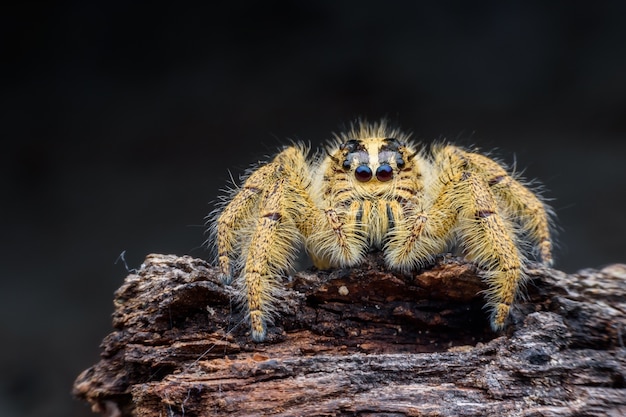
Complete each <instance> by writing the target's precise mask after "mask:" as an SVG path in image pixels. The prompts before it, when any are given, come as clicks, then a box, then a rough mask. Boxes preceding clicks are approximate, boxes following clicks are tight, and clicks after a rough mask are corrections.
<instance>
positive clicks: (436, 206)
mask: <svg viewBox="0 0 626 417" xmlns="http://www.w3.org/2000/svg"><path fill="white" fill-rule="evenodd" d="M451 187H452V184H451V183H447V184H444V185H442V186H441V187H439V189H438V190H437V191H436V192H435V195H436V196H437V197H436V198H434V199H433V204H432V205H431V206H430V207H428V208H423V207H421V206H414V207H413V208H412V209H410V210H409V212H408V214H406V215H405V213H404V210H403V209H402V206H401V205H400V203H399V202H391V204H390V208H391V212H392V213H394V215H395V216H396V218H398V219H399V220H397V221H395V226H394V229H393V230H392V232H391V234H390V237H389V240H388V242H387V244H386V246H385V260H386V262H387V265H390V266H393V267H394V268H397V269H400V270H402V271H405V272H409V271H411V270H415V268H419V267H423V266H424V265H425V264H427V263H429V262H430V261H431V260H432V258H433V255H435V254H438V253H441V252H443V251H444V250H445V248H446V246H447V244H448V242H449V241H450V240H451V237H452V231H453V228H454V225H455V223H456V219H457V212H456V210H455V208H454V203H453V201H452V197H453V192H452V191H451V190H452V188H451Z"/></svg>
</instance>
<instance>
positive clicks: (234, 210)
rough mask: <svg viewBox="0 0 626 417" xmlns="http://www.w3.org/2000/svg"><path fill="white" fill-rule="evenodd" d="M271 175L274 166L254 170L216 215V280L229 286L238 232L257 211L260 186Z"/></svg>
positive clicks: (238, 243) (263, 185) (263, 184)
mask: <svg viewBox="0 0 626 417" xmlns="http://www.w3.org/2000/svg"><path fill="white" fill-rule="evenodd" d="M273 176H275V172H274V167H273V166H270V165H265V166H262V167H260V168H259V169H258V170H257V171H255V172H254V173H253V174H252V175H250V177H249V178H248V179H247V180H246V181H245V183H244V184H243V186H242V187H241V189H240V190H239V191H238V192H237V194H235V195H234V197H233V198H232V200H231V201H230V202H229V203H228V205H227V206H225V207H224V209H223V210H222V212H221V213H220V214H219V215H218V217H217V219H216V221H215V225H216V230H215V232H214V233H215V241H216V246H217V261H218V265H219V270H220V278H221V279H222V280H223V281H224V282H227V283H229V282H230V281H231V280H232V278H233V266H232V261H233V258H234V255H235V253H237V252H238V251H239V250H240V246H241V242H239V240H240V238H239V235H240V232H241V230H242V229H244V228H245V227H247V226H246V225H247V222H249V220H250V219H251V218H252V216H253V213H255V212H256V210H258V208H257V206H258V202H259V197H260V196H261V195H262V190H263V187H265V186H266V184H267V183H268V182H269V181H270V178H272V177H273Z"/></svg>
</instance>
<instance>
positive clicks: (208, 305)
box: [74, 255, 626, 416]
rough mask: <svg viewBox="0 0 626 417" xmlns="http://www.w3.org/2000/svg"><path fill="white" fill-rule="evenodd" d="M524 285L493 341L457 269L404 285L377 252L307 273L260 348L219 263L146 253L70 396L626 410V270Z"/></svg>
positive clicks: (199, 410) (145, 401) (144, 406)
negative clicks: (98, 355)
mask: <svg viewBox="0 0 626 417" xmlns="http://www.w3.org/2000/svg"><path fill="white" fill-rule="evenodd" d="M529 275H530V280H529V281H528V283H527V289H526V297H525V299H524V300H522V301H521V302H520V303H518V304H517V305H516V308H514V309H513V312H512V315H511V324H510V326H509V327H508V328H507V331H506V334H494V333H493V332H492V331H491V330H490V328H489V323H488V317H487V312H485V311H484V309H483V305H484V300H483V299H482V296H481V294H480V292H481V291H482V290H483V289H484V288H485V287H484V285H483V283H482V281H481V280H480V277H479V276H478V274H477V271H476V270H475V268H474V267H473V266H472V265H471V264H468V263H465V262H463V261H462V260H461V259H457V258H453V257H441V258H439V259H438V260H437V262H436V263H435V265H433V266H432V267H430V268H428V269H426V270H423V271H420V272H419V273H417V274H415V275H406V276H405V275H398V274H394V273H392V272H391V271H387V270H385V268H384V266H383V265H382V262H381V260H380V259H379V258H378V257H376V256H375V255H371V256H370V257H369V258H368V259H367V262H366V263H364V264H363V265H362V266H360V267H358V268H352V269H345V270H337V271H333V272H330V273H328V272H323V271H306V272H300V273H297V274H295V275H294V276H293V277H290V278H288V279H287V278H286V279H285V280H286V282H285V291H284V292H283V294H281V296H280V300H281V302H280V303H279V309H278V315H277V317H276V320H275V324H274V325H273V326H270V329H269V334H268V339H267V341H266V342H264V343H259V344H255V343H253V342H251V341H250V339H249V337H248V325H247V323H245V322H244V321H243V320H242V316H241V315H240V313H239V311H238V309H237V306H236V303H235V302H234V301H233V300H235V299H236V297H237V295H236V294H235V293H234V290H233V289H232V288H231V287H229V286H224V285H223V284H222V283H221V282H220V281H219V280H218V278H217V271H216V270H215V269H214V268H213V267H211V266H210V265H209V264H207V263H206V262H204V261H202V260H199V259H194V258H191V257H187V256H183V257H177V256H172V255H150V256H148V257H147V259H146V261H145V263H144V264H143V265H142V267H141V269H140V270H139V271H138V272H137V273H136V274H131V275H129V276H128V277H127V278H126V280H125V282H124V284H123V285H122V287H120V288H119V289H118V291H117V292H116V294H115V301H114V304H115V312H114V314H113V327H114V331H113V332H112V333H111V334H109V335H108V336H107V337H106V338H105V339H104V340H103V342H102V349H103V352H102V359H101V360H100V362H99V363H97V364H96V365H94V366H93V367H91V368H89V369H87V370H85V371H83V372H82V373H81V374H80V375H79V376H78V378H77V380H76V382H75V385H74V395H75V396H76V397H78V398H80V399H82V400H85V401H88V402H89V403H91V404H92V408H93V410H94V411H95V412H98V413H101V414H102V415H105V416H131V415H132V416H174V415H176V416H209V415H225V414H227V415H232V416H238V415H264V414H268V415H284V416H294V415H307V416H309V415H316V416H339V415H350V416H354V415H359V416H369V415H386V416H423V415H428V416H485V415H493V416H513V415H515V416H519V415H524V416H575V415H576V416H579V415H585V416H587V415H589V416H606V415H615V416H617V415H624V414H626V382H625V380H626V349H625V348H624V342H623V338H624V336H623V334H624V332H626V265H612V266H609V267H607V268H604V269H603V270H601V271H597V270H591V269H589V270H583V271H580V272H579V273H577V274H573V275H567V274H565V273H563V272H560V271H557V270H553V269H543V268H538V269H534V270H531V271H529Z"/></svg>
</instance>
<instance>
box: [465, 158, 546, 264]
mask: <svg viewBox="0 0 626 417" xmlns="http://www.w3.org/2000/svg"><path fill="white" fill-rule="evenodd" d="M465 155H466V157H467V159H468V161H469V162H470V163H471V165H473V166H475V167H476V170H477V171H478V172H479V173H480V174H481V175H482V176H483V178H485V179H486V181H487V183H488V184H489V186H490V187H491V190H492V191H493V192H494V194H495V195H496V196H497V197H498V200H499V201H500V202H501V204H503V205H504V206H505V207H506V209H507V210H508V211H509V212H510V213H511V215H512V216H513V217H515V218H518V219H519V221H520V225H521V227H522V228H523V230H524V231H525V232H526V233H527V234H528V236H529V238H530V239H531V240H532V241H533V242H534V243H535V244H536V245H537V246H538V249H539V250H538V251H539V257H540V259H541V260H542V261H543V263H544V264H546V265H551V264H552V241H551V239H550V216H551V215H552V214H553V213H552V210H551V209H550V207H548V206H547V205H546V204H544V203H543V202H542V201H541V200H540V199H539V198H537V196H536V195H535V194H534V193H533V192H531V191H530V190H529V189H528V188H527V187H525V186H524V185H523V184H522V183H520V182H519V181H518V180H516V179H514V178H513V177H512V176H510V175H508V173H507V172H506V171H505V170H504V168H502V167H501V166H500V165H499V164H498V163H496V162H495V161H493V160H491V159H489V158H487V157H486V156H483V155H479V154H474V153H465Z"/></svg>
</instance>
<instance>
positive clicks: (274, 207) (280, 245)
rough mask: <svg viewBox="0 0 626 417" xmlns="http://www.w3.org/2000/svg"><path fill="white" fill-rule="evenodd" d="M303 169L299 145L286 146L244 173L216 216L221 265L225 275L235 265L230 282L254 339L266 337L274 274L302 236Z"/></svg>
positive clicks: (277, 285)
mask: <svg viewBox="0 0 626 417" xmlns="http://www.w3.org/2000/svg"><path fill="white" fill-rule="evenodd" d="M305 169H306V162H305V160H304V154H303V151H302V150H301V149H299V148H296V147H290V148H287V149H285V150H284V151H282V152H281V153H279V154H278V155H277V156H276V157H275V158H274V159H273V160H272V161H271V162H270V163H268V164H267V165H264V166H261V167H260V168H258V169H257V170H256V171H254V172H253V173H252V174H251V175H250V176H249V177H248V179H247V180H246V181H245V182H244V185H243V187H242V188H241V190H239V192H238V193H237V194H236V195H235V196H234V197H233V199H232V201H231V202H230V203H229V205H228V206H226V207H225V208H224V210H223V211H222V213H221V214H220V215H219V216H218V218H217V239H216V240H217V246H218V261H219V264H220V271H221V274H223V275H224V276H228V277H230V276H232V274H233V269H237V270H240V276H239V278H238V279H237V281H236V282H235V285H236V286H237V287H238V288H240V289H241V297H242V303H243V304H244V305H245V307H246V311H247V314H248V318H249V321H250V324H251V330H252V338H253V339H254V340H256V341H261V340H263V339H264V338H265V334H266V323H267V321H268V320H270V319H271V315H272V312H273V305H272V304H273V301H274V298H275V294H276V292H277V291H278V289H279V288H280V283H279V282H278V278H279V276H280V275H281V274H282V273H283V272H285V271H286V270H288V269H290V267H291V265H292V264H293V261H294V257H295V253H296V250H297V248H298V245H299V241H300V240H301V237H302V234H301V230H300V227H299V226H301V225H304V224H305V221H302V219H301V211H302V207H307V206H308V204H309V203H308V202H307V201H305V200H307V199H308V194H307V190H306V189H307V187H308V184H309V180H308V179H307V177H306V175H304V174H303V171H304V170H305ZM233 259H236V260H237V265H236V266H235V268H233V267H232V266H231V263H232V260H233Z"/></svg>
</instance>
